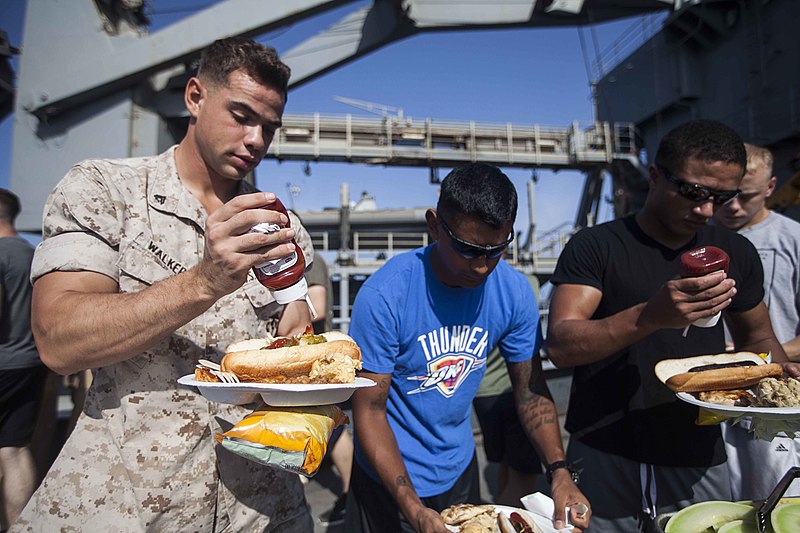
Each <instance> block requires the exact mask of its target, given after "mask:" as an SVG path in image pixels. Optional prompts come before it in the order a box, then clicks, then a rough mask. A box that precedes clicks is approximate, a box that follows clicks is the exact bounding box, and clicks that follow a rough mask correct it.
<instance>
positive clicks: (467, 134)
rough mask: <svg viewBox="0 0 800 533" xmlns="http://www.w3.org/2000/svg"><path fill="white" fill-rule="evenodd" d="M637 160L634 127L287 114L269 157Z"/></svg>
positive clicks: (582, 165)
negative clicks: (565, 125)
mask: <svg viewBox="0 0 800 533" xmlns="http://www.w3.org/2000/svg"><path fill="white" fill-rule="evenodd" d="M637 155H638V148H637V146H636V135H635V129H634V125H633V124H632V123H609V122H595V123H592V124H588V125H582V124H580V123H578V122H575V123H573V124H572V125H570V126H568V127H557V126H542V125H539V124H530V125H522V124H512V123H505V124H498V123H478V122H474V121H470V122H453V121H440V120H433V119H430V118H428V119H425V120H416V121H415V120H413V119H412V118H410V117H392V116H388V117H383V118H381V117H365V116H358V115H355V116H354V115H350V114H347V115H322V114H319V113H314V114H286V115H284V116H283V126H282V127H281V128H280V130H278V132H277V133H276V135H275V139H274V140H273V142H272V146H271V147H270V151H269V155H268V157H272V158H275V159H278V160H302V161H309V160H311V161H336V162H349V163H367V164H380V165H396V166H419V167H449V166H455V165H459V164H463V163H465V162H471V161H482V162H486V163H494V164H496V165H499V166H510V167H542V168H550V169H555V170H563V169H578V170H589V169H592V168H597V167H606V166H607V165H609V164H610V163H612V162H613V161H614V160H619V159H625V160H630V159H631V158H635V157H637Z"/></svg>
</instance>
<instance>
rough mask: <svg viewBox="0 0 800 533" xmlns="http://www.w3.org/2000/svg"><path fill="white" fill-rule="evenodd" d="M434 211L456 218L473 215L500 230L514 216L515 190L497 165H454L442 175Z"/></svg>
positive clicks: (515, 206)
mask: <svg viewBox="0 0 800 533" xmlns="http://www.w3.org/2000/svg"><path fill="white" fill-rule="evenodd" d="M436 210H437V211H438V212H440V213H444V214H445V215H450V216H452V217H455V218H457V217H460V216H468V217H472V218H476V219H478V220H480V221H481V222H483V223H485V224H488V225H489V226H491V227H492V228H495V229H500V228H502V227H503V226H505V225H506V224H508V223H509V222H514V219H516V217H517V190H516V189H515V188H514V184H513V183H511V180H510V179H508V176H506V175H505V174H503V172H502V171H501V170H500V169H499V168H497V167H495V166H492V165H487V164H484V163H471V164H469V165H464V166H461V167H457V168H454V169H453V170H452V171H450V173H449V174H448V175H447V176H446V177H445V178H444V181H442V190H441V192H440V193H439V202H438V203H437V204H436Z"/></svg>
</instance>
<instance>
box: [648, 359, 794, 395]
mask: <svg viewBox="0 0 800 533" xmlns="http://www.w3.org/2000/svg"><path fill="white" fill-rule="evenodd" d="M741 362H750V363H752V366H731V367H727V368H711V369H708V370H701V371H695V372H691V371H690V370H691V369H696V368H698V367H706V366H709V365H728V364H731V363H741ZM655 372H656V377H658V379H659V380H660V381H661V382H662V383H664V384H665V385H666V386H667V387H669V388H670V390H672V391H673V392H703V391H711V390H727V389H742V388H746V387H749V386H751V385H755V384H756V383H758V382H759V381H761V380H762V379H763V378H766V377H779V376H781V375H782V374H783V368H782V367H781V365H778V364H767V363H766V362H765V361H764V359H762V358H761V357H760V356H759V355H758V354H755V353H752V352H738V353H726V354H719V355H699V356H696V357H687V358H684V359H665V360H663V361H659V362H658V364H656V367H655Z"/></svg>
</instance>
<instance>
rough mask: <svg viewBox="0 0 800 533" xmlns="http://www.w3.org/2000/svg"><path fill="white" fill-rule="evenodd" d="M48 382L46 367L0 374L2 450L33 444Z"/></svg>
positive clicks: (1, 372)
mask: <svg viewBox="0 0 800 533" xmlns="http://www.w3.org/2000/svg"><path fill="white" fill-rule="evenodd" d="M46 380H47V367H46V366H44V365H40V366H35V367H31V368H14V369H12V370H0V448H5V447H7V446H16V447H19V446H25V445H26V444H28V443H30V441H31V437H32V436H33V429H34V427H36V418H37V417H38V415H39V405H40V404H41V402H42V392H43V391H44V384H45V381H46Z"/></svg>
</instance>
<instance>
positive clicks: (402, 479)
mask: <svg viewBox="0 0 800 533" xmlns="http://www.w3.org/2000/svg"><path fill="white" fill-rule="evenodd" d="M394 484H395V485H397V486H398V487H410V486H411V480H410V479H408V476H405V475H402V476H397V478H395V480H394Z"/></svg>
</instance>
